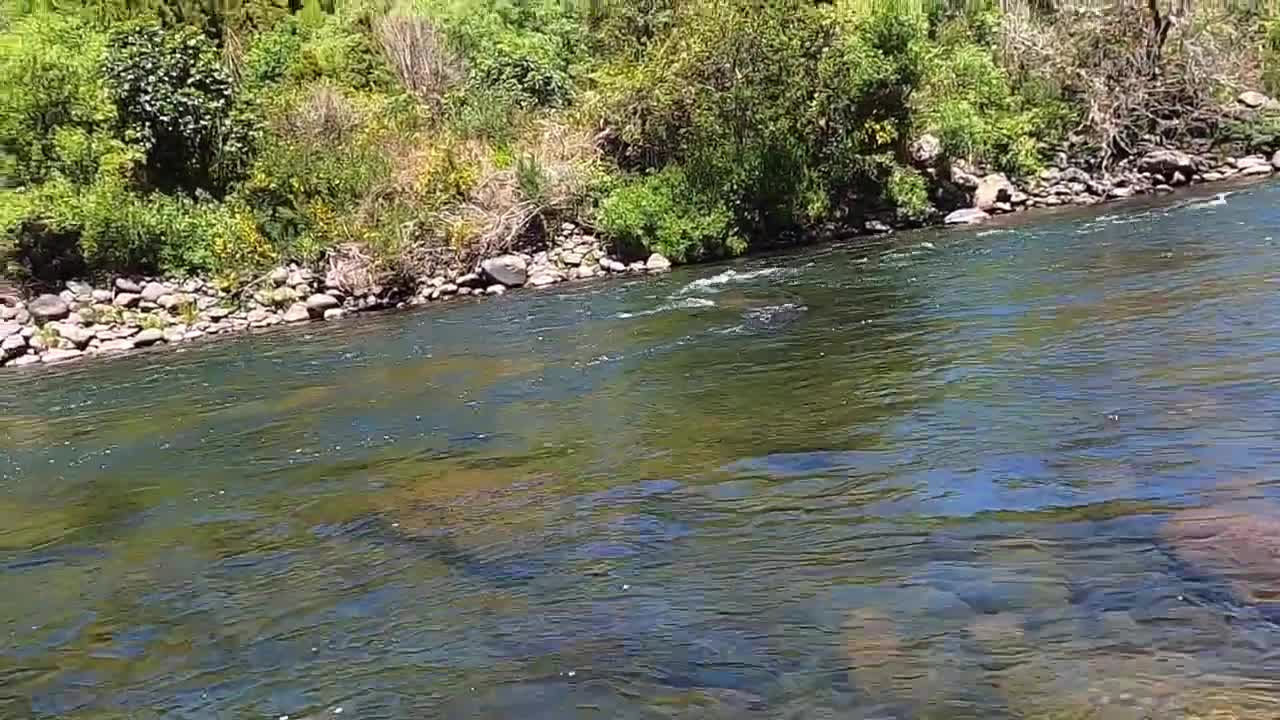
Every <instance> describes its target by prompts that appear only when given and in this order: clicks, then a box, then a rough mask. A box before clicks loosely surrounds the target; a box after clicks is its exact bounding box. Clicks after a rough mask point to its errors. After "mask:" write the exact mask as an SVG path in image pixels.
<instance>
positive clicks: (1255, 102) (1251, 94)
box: [1236, 90, 1271, 109]
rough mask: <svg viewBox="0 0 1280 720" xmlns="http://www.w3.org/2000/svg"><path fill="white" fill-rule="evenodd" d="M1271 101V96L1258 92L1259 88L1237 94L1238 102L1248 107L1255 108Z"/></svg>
mask: <svg viewBox="0 0 1280 720" xmlns="http://www.w3.org/2000/svg"><path fill="white" fill-rule="evenodd" d="M1270 101H1271V98H1269V97H1267V96H1266V95H1264V94H1262V93H1260V92H1258V91H1257V90H1245V91H1244V92H1242V93H1240V94H1239V95H1237V96H1236V102H1238V103H1240V104H1241V105H1243V106H1245V107H1247V108H1253V109H1257V108H1260V107H1262V106H1263V105H1266V104H1267V103H1268V102H1270Z"/></svg>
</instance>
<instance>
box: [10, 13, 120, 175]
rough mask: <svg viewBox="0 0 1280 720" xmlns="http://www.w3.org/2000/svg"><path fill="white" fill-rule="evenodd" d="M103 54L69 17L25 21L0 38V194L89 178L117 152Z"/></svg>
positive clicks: (91, 32) (95, 34)
mask: <svg viewBox="0 0 1280 720" xmlns="http://www.w3.org/2000/svg"><path fill="white" fill-rule="evenodd" d="M106 47H107V43H106V36H105V35H104V34H103V33H101V32H99V31H98V30H96V29H95V28H93V27H92V26H90V25H89V24H87V23H85V22H83V21H81V20H79V19H78V18H76V17H74V16H58V15H51V14H37V15H33V16H30V17H24V18H22V19H20V20H18V21H16V22H15V23H14V25H13V26H12V27H10V28H8V29H7V30H6V31H5V32H4V34H3V35H0V187H6V186H10V187H11V186H14V185H31V184H36V183H40V182H43V181H44V180H47V179H49V178H52V177H58V176H70V177H75V178H84V177H90V176H93V175H94V174H96V172H97V167H96V166H97V164H98V160H99V158H101V157H102V156H104V155H108V154H112V153H119V152H121V151H122V149H123V148H122V146H121V145H119V144H118V143H115V142H113V140H112V135H111V133H112V131H113V130H114V126H115V122H116V109H115V106H114V104H113V103H112V101H111V96H110V95H109V94H108V93H107V91H106V88H105V86H104V85H103V84H102V80H101V74H100V66H101V63H102V60H103V58H104V57H105V55H106Z"/></svg>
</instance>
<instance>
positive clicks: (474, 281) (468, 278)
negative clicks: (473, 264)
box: [454, 273, 480, 287]
mask: <svg viewBox="0 0 1280 720" xmlns="http://www.w3.org/2000/svg"><path fill="white" fill-rule="evenodd" d="M454 283H455V284H456V285H458V286H459V287H475V286H476V285H478V284H479V283H480V276H479V275H477V274H476V273H467V274H465V275H459V276H458V279H457V280H455V281H454Z"/></svg>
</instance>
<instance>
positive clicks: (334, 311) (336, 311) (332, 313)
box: [324, 307, 347, 320]
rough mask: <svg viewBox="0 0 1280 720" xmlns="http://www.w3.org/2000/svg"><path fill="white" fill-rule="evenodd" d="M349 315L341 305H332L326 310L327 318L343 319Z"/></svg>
mask: <svg viewBox="0 0 1280 720" xmlns="http://www.w3.org/2000/svg"><path fill="white" fill-rule="evenodd" d="M346 316H347V311H346V310H343V309H342V308H340V307H332V308H329V309H327V310H325V311H324V319H325V320H341V319H342V318H344V317H346Z"/></svg>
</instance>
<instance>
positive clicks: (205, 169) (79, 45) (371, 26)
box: [0, 0, 1280, 284]
mask: <svg viewBox="0 0 1280 720" xmlns="http://www.w3.org/2000/svg"><path fill="white" fill-rule="evenodd" d="M0 8H3V11H2V14H0V232H2V233H3V236H4V239H3V240H0V243H3V246H4V248H5V249H6V252H7V255H8V258H9V260H8V264H9V269H10V271H11V272H16V273H19V274H23V275H25V276H27V277H29V278H33V279H37V280H56V279H58V278H63V277H68V276H71V275H78V274H92V273H97V272H118V271H147V272H152V271H155V272H171V273H177V274H183V273H207V274H213V275H215V276H216V277H218V278H220V279H221V280H222V281H224V282H226V283H228V284H235V283H239V282H244V281H246V280H247V279H250V278H252V277H254V276H255V275H256V274H258V273H260V272H261V271H262V270H263V269H264V268H268V267H270V266H272V265H274V264H276V263H279V262H282V261H286V260H296V261H300V262H307V263H322V262H328V263H331V264H333V265H334V266H335V267H339V268H351V269H352V272H353V273H355V274H356V275H359V276H360V277H364V278H370V279H373V280H377V281H394V280H395V279H397V278H412V277H416V276H421V275H422V274H424V273H427V272H432V271H436V270H439V269H441V268H444V267H460V266H464V265H466V264H468V263H470V262H473V261H474V260H475V259H477V258H479V257H481V256H483V255H485V254H489V253H494V252H498V251H501V250H503V249H506V248H508V247H511V246H513V245H515V244H518V243H520V242H522V241H525V240H528V239H529V238H531V237H537V236H538V235H539V234H540V233H543V232H546V228H547V227H549V226H550V225H551V224H553V223H556V222H559V221H561V220H566V219H568V220H573V221H576V222H580V223H582V224H585V225H587V226H589V227H594V228H596V229H597V230H598V231H599V232H601V233H603V234H604V235H606V236H607V238H608V239H610V240H611V241H612V242H614V243H615V245H616V246H617V248H618V250H619V252H621V253H623V254H627V255H632V256H637V255H643V254H645V253H647V252H650V251H659V252H662V253H664V254H666V255H668V256H669V257H671V258H672V259H673V260H676V261H693V260H698V259H704V258H709V257H717V256H724V255H730V254H736V253H741V252H743V251H745V250H747V249H748V248H750V247H751V246H752V245H753V244H758V243H761V242H773V241H776V240H778V239H780V238H783V239H785V238H787V237H791V236H794V235H796V234H797V233H800V232H803V231H804V230H806V229H809V228H813V227H815V226H818V225H822V224H827V223H838V222H848V221H852V220H855V219H859V218H866V217H868V216H877V217H884V216H892V217H894V218H896V219H898V220H899V221H902V222H912V221H922V220H924V219H926V218H928V217H929V216H930V215H931V213H933V212H935V211H936V207H937V206H938V205H939V204H944V203H945V202H946V200H945V198H946V194H947V193H946V191H947V188H946V184H947V183H946V181H947V178H948V177H949V175H948V174H947V173H945V172H944V171H943V170H944V169H945V167H946V165H947V163H949V162H952V161H955V160H964V161H967V162H971V163H977V164H981V165H985V166H988V167H992V168H994V169H1000V170H1003V171H1006V172H1009V173H1012V174H1028V173H1034V172H1036V171H1037V170H1038V168H1039V167H1040V165H1041V163H1042V161H1043V159H1044V158H1045V157H1046V156H1047V155H1048V154H1049V153H1051V152H1054V151H1057V150H1059V149H1061V148H1063V147H1064V146H1065V147H1071V148H1075V149H1083V150H1084V151H1086V152H1090V153H1092V156H1094V157H1096V158H1098V161H1099V162H1107V161H1110V160H1111V159H1114V158H1117V157H1122V156H1124V155H1125V154H1126V153H1130V152H1133V151H1134V150H1133V148H1135V147H1136V146H1137V145H1138V144H1140V143H1143V142H1148V141H1151V140H1152V139H1153V138H1154V139H1157V140H1158V139H1161V138H1163V139H1166V140H1179V139H1180V136H1181V135H1188V134H1189V135H1195V136H1199V137H1203V136H1206V135H1213V134H1214V133H1216V132H1219V126H1220V125H1222V124H1223V123H1224V122H1225V121H1226V120H1227V118H1226V116H1225V115H1224V114H1223V113H1222V112H1221V107H1222V106H1223V103H1225V102H1226V101H1227V100H1228V99H1229V98H1231V97H1234V94H1235V93H1236V92H1238V91H1239V90H1241V89H1244V88H1245V87H1257V86H1265V87H1270V88H1271V89H1272V90H1273V91H1275V90H1280V87H1277V86H1280V61H1277V58H1280V26H1277V25H1276V24H1274V23H1269V22H1268V21H1267V19H1266V18H1265V17H1260V16H1258V15H1256V14H1249V13H1243V12H1239V13H1227V12H1225V11H1222V12H1219V11H1200V12H1191V11H1190V10H1188V9H1187V8H1185V7H1183V8H1182V9H1181V11H1180V12H1173V10H1172V8H1171V9H1170V14H1166V15H1162V14H1160V13H1159V12H1157V15H1156V17H1152V16H1151V12H1150V10H1149V8H1148V5H1147V4H1146V3H1142V4H1126V3H1119V4H1115V5H1113V6H1108V7H1106V8H1102V7H1099V6H1093V5H1090V4H1085V5H1059V6H1056V7H1047V6H1045V5H1044V4H1043V3H1042V4H1040V5H1037V6H1036V8H1028V7H1021V6H1018V7H1013V6H1010V5H1009V4H1008V3H1006V4H1005V9H1004V10H1003V11H1001V10H999V9H998V8H997V7H995V6H989V5H984V4H980V3H979V4H973V3H970V4H968V5H964V6H961V7H957V8H950V7H949V6H947V5H943V4H936V3H935V4H928V3H924V4H922V3H920V2H918V1H913V0H881V1H878V2H876V1H871V2H868V1H866V0H862V1H857V0H840V1H837V2H819V3H815V2H811V1H809V0H636V1H634V2H622V1H621V0H619V1H618V2H610V1H609V0H576V1H574V2H566V1H565V0H412V1H410V0H399V1H391V0H385V1H384V0H305V1H304V0H221V1H220V2H219V1H215V0H199V1H197V0H182V1H178V2H175V1H173V0H150V1H147V0H127V1H126V0H100V1H94V0H0ZM1161 22H1167V23H1168V25H1169V27H1168V28H1166V29H1164V30H1163V31H1161V30H1160V29H1159V28H1160V23H1161ZM1157 38H1158V40H1157ZM925 133H928V134H931V135H933V136H935V137H936V138H938V139H939V140H940V145H941V156H940V157H938V158H936V159H935V158H933V157H928V158H925V159H923V161H922V160H921V159H920V158H919V157H916V158H914V159H913V153H912V142H913V140H915V139H917V138H919V137H921V136H922V135H923V134H925Z"/></svg>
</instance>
